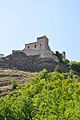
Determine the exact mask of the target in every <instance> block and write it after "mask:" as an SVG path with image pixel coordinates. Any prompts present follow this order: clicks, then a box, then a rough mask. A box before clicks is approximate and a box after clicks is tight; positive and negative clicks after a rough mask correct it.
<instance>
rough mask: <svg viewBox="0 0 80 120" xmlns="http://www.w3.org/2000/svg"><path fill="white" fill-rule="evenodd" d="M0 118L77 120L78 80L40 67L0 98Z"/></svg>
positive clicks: (79, 106)
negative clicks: (35, 72)
mask: <svg viewBox="0 0 80 120" xmlns="http://www.w3.org/2000/svg"><path fill="white" fill-rule="evenodd" d="M0 119H1V120H80V82H78V76H75V75H74V74H73V73H72V72H71V71H70V72H69V73H62V74H61V73H59V72H52V73H47V71H46V70H45V69H44V70H43V71H42V72H40V74H39V75H38V76H37V77H34V78H33V79H31V80H30V82H29V83H28V84H26V85H25V86H24V87H22V88H21V89H18V90H16V91H14V92H11V93H10V94H8V95H7V96H6V97H4V98H1V99H0Z"/></svg>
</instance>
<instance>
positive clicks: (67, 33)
mask: <svg viewBox="0 0 80 120" xmlns="http://www.w3.org/2000/svg"><path fill="white" fill-rule="evenodd" d="M43 35H46V36H47V37H48V38H49V45H50V47H51V50H52V51H54V52H55V51H59V52H62V51H66V54H67V58H68V59H69V60H76V61H80V0H0V53H3V54H5V55H8V54H11V51H12V49H23V48H24V44H25V43H28V42H33V41H36V39H37V37H39V36H43Z"/></svg>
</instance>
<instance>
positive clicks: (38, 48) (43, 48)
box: [12, 35, 65, 62]
mask: <svg viewBox="0 0 80 120" xmlns="http://www.w3.org/2000/svg"><path fill="white" fill-rule="evenodd" d="M17 51H21V52H24V53H25V54H26V55H27V56H34V55H39V56H40V58H52V59H53V60H54V61H55V62H59V59H58V58H57V56H56V55H55V54H54V53H53V52H52V51H51V49H50V47H49V39H48V38H47V37H46V36H45V35H44V36H42V37H37V42H33V43H29V44H25V48H24V49H23V50H12V53H14V52H17ZM63 53H64V52H63ZM63 53H62V55H63V58H65V55H64V54H63Z"/></svg>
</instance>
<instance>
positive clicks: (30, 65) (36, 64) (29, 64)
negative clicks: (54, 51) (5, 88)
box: [0, 51, 68, 72]
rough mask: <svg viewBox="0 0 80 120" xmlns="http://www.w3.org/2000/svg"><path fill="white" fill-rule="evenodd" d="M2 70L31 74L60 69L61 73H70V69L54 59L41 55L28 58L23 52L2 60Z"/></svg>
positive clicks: (0, 63)
mask: <svg viewBox="0 0 80 120" xmlns="http://www.w3.org/2000/svg"><path fill="white" fill-rule="evenodd" d="M0 68H11V69H18V70H23V71H31V72H36V71H41V70H42V69H44V68H46V69H47V70H48V71H49V72H51V71H54V70H55V69H59V70H60V71H61V72H67V71H68V67H67V66H66V65H65V64H63V63H60V62H55V61H54V60H53V59H52V58H40V56H39V55H33V56H27V55H26V54H25V53H23V52H21V51H17V52H14V53H13V54H11V55H8V56H6V57H3V58H2V59H1V60H0Z"/></svg>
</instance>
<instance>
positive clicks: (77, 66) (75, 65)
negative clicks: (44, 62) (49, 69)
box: [69, 61, 80, 72]
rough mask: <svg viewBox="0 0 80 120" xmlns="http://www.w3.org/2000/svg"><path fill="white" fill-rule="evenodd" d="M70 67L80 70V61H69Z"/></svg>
mask: <svg viewBox="0 0 80 120" xmlns="http://www.w3.org/2000/svg"><path fill="white" fill-rule="evenodd" d="M69 66H70V69H72V70H74V71H77V72H80V62H76V61H71V62H70V63H69Z"/></svg>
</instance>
